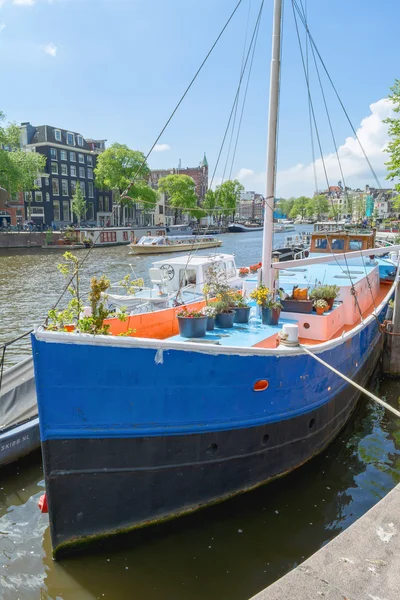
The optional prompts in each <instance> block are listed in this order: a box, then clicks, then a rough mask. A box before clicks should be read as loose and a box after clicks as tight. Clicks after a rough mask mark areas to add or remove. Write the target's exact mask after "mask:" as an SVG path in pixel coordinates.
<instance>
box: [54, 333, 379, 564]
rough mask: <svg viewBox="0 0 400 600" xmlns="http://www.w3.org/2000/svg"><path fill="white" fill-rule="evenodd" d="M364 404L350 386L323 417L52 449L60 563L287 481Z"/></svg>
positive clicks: (363, 378) (367, 373) (374, 357)
mask: <svg viewBox="0 0 400 600" xmlns="http://www.w3.org/2000/svg"><path fill="white" fill-rule="evenodd" d="M380 351H381V346H380V342H379V341H378V342H377V344H376V346H375V348H374V349H373V350H371V353H370V355H369V357H368V360H367V361H366V363H365V365H364V368H363V369H362V370H361V371H362V372H359V376H358V378H357V379H356V380H357V382H358V383H360V384H361V385H365V384H366V383H367V382H368V380H369V379H370V377H371V375H372V373H373V371H374V368H375V366H376V364H377V361H378V359H379V356H380ZM358 397H359V392H358V391H357V390H356V389H355V388H353V387H349V386H346V387H345V388H344V389H343V390H342V391H341V392H340V393H339V394H338V395H337V396H336V397H335V398H334V399H332V400H331V401H330V402H329V403H327V404H324V405H323V406H321V407H319V408H318V409H315V410H313V411H310V412H308V413H305V414H302V415H300V416H297V417H296V418H292V419H288V420H286V421H279V422H276V423H272V424H268V425H263V426H259V427H251V428H247V429H246V428H243V429H235V430H225V431H220V432H213V433H206V434H192V435H181V436H179V435H173V436H154V437H142V438H140V437H136V438H123V439H121V438H107V439H104V438H103V439H66V440H50V441H46V442H44V443H43V444H42V447H43V458H44V466H45V473H46V489H47V496H48V502H49V507H50V514H51V521H50V525H51V536H52V544H53V549H54V555H55V556H59V555H61V554H66V553H68V552H71V551H72V550H73V549H74V548H77V547H79V546H80V545H82V544H86V543H87V542H89V541H92V540H95V539H99V538H102V537H106V536H108V535H112V534H116V533H121V532H125V531H129V530H132V529H135V528H139V527H144V526H146V525H149V524H151V523H157V522H160V521H163V520H167V519H170V518H174V517H177V516H179V515H183V514H185V513H188V512H191V511H193V510H196V509H198V508H201V507H202V506H206V505H208V504H211V503H214V502H218V501H221V500H224V499H227V498H229V497H231V496H232V495H234V494H237V493H240V492H243V491H247V490H250V489H252V488H254V487H257V486H259V485H261V484H263V483H265V482H267V481H270V480H271V479H274V478H276V477H279V476H282V475H285V474H286V473H288V472H290V471H292V470H293V469H295V468H297V467H299V466H300V465H302V464H303V463H305V462H306V461H308V460H309V459H311V458H312V457H313V456H315V455H316V454H318V453H319V452H321V451H322V450H323V449H324V448H325V447H326V446H327V445H328V444H329V443H330V442H331V441H332V440H333V439H334V438H335V437H336V436H337V434H338V433H339V431H340V430H341V429H342V428H343V427H344V425H345V424H346V422H347V421H348V419H349V418H350V415H351V414H352V412H353V410H354V408H355V406H356V402H357V400H358ZM52 507H54V508H53V509H52Z"/></svg>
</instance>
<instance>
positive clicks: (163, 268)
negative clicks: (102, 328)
mask: <svg viewBox="0 0 400 600" xmlns="http://www.w3.org/2000/svg"><path fill="white" fill-rule="evenodd" d="M211 264H212V265H213V266H214V267H216V268H217V269H218V270H219V272H220V273H221V274H222V275H223V277H224V278H226V280H227V283H228V284H229V285H230V286H231V287H232V288H238V289H239V288H241V286H242V279H241V278H240V277H239V275H238V269H237V267H236V263H235V257H234V255H233V254H210V255H208V256H200V255H197V254H188V255H185V256H179V257H175V258H169V259H166V260H160V261H156V262H154V263H152V267H151V268H150V269H149V279H150V283H151V287H145V285H144V281H143V280H140V279H138V278H137V277H136V275H135V274H133V276H134V281H135V283H136V284H137V285H133V286H132V285H130V286H129V291H130V293H127V292H126V287H125V286H123V285H122V282H118V283H114V284H113V285H112V286H111V289H110V291H108V292H107V294H106V295H105V296H106V298H107V308H108V309H109V310H110V311H113V310H115V311H116V312H117V313H118V312H120V311H122V310H124V311H126V312H127V314H130V315H135V314H138V313H147V312H154V311H157V310H165V309H167V308H172V307H176V306H179V305H182V304H190V303H192V302H199V301H204V294H203V288H204V285H205V283H207V269H208V268H209V267H210V265H211ZM124 292H125V293H124Z"/></svg>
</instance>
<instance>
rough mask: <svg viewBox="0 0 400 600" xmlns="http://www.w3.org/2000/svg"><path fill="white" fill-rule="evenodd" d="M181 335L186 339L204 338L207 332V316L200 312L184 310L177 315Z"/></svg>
mask: <svg viewBox="0 0 400 600" xmlns="http://www.w3.org/2000/svg"><path fill="white" fill-rule="evenodd" d="M176 316H177V319H178V323H179V334H180V335H181V336H182V337H184V338H200V337H204V336H205V335H206V332H207V320H208V317H207V315H203V313H202V312H201V311H199V310H195V309H193V310H189V309H187V308H183V309H182V310H181V311H179V312H178V313H177V315H176Z"/></svg>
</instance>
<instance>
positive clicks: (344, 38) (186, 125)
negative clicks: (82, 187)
mask: <svg viewBox="0 0 400 600" xmlns="http://www.w3.org/2000/svg"><path fill="white" fill-rule="evenodd" d="M236 1H237V0H201V1H198V0H197V1H195V0H0V54H1V57H2V58H1V63H0V64H1V66H0V81H1V96H0V98H1V100H0V110H2V111H3V112H5V113H6V115H7V118H8V119H9V120H15V121H17V122H21V121H30V122H31V123H32V124H35V125H40V124H49V125H54V126H60V127H62V128H68V129H72V130H74V131H78V132H81V133H82V134H83V135H84V136H86V137H94V138H107V140H108V143H112V142H115V141H117V142H120V143H126V144H128V145H129V146H130V147H132V148H135V149H140V150H142V151H144V152H147V150H148V149H149V148H150V146H151V145H152V143H153V141H154V139H155V137H156V135H157V133H158V131H159V130H160V129H161V127H162V126H163V124H164V122H165V120H166V119H167V117H168V115H169V113H170V111H171V109H172V108H173V107H174V105H175V103H176V101H177V100H178V98H179V97H180V95H181V94H182V92H183V90H184V89H185V87H186V85H187V83H188V82H189V80H190V79H191V77H192V75H193V74H194V72H195V71H196V69H197V67H198V66H199V64H200V62H201V61H202V59H203V58H204V56H205V54H206V52H207V51H208V49H209V48H210V46H211V44H212V43H213V41H214V39H215V38H216V36H217V34H218V33H219V31H220V29H221V28H222V26H223V24H224V22H225V21H226V19H227V17H228V15H229V14H230V12H231V11H232V9H233V7H234V6H235V4H236ZM249 6H250V23H251V26H250V28H249V31H248V37H249V36H250V35H251V30H252V27H253V24H254V22H255V18H256V14H257V12H258V8H259V6H260V0H242V5H241V7H240V8H239V10H238V12H237V14H236V16H235V18H234V20H233V21H232V23H231V24H230V26H229V29H228V30H227V31H226V34H225V35H224V37H223V38H222V40H221V42H220V44H219V45H218V47H217V48H216V50H215V51H214V53H213V54H212V56H211V57H210V61H209V63H207V65H206V67H205V68H204V70H203V72H202V73H201V74H200V77H199V78H198V80H197V81H196V83H195V85H194V86H193V88H192V90H191V91H190V93H189V95H188V96H187V98H186V99H185V101H184V104H183V105H182V107H181V109H180V110H179V112H178V114H177V116H176V117H175V118H174V120H173V121H172V123H171V124H170V126H169V127H168V129H167V131H166V132H165V134H164V135H163V137H162V139H161V140H160V144H162V145H163V146H161V148H160V149H159V150H163V148H167V147H168V149H164V150H163V151H158V152H154V153H153V154H152V155H151V157H150V160H149V163H150V166H152V167H159V168H162V167H165V168H168V167H172V166H177V165H178V161H179V159H182V166H193V165H196V164H198V163H199V161H200V160H201V158H202V156H203V152H204V151H206V152H207V157H208V160H209V165H210V170H211V172H212V171H213V169H214V165H215V161H216V157H217V154H218V151H219V147H220V144H221V141H222V136H223V132H224V129H225V126H226V122H227V119H228V116H229V111H230V108H231V105H232V101H233V98H234V94H235V90H236V86H237V82H238V77H239V71H240V65H241V60H242V53H243V44H244V39H245V34H246V22H247V15H248V11H249ZM307 8H308V16H309V27H310V30H311V32H312V34H313V37H314V39H315V41H316V43H317V45H318V47H319V50H320V52H321V54H322V56H323V57H324V59H325V62H326V64H327V66H328V68H329V71H330V73H331V76H332V78H333V80H334V81H335V83H336V85H337V87H338V89H339V92H340V94H341V97H342V99H343V102H344V104H345V106H346V108H347V110H348V112H349V114H350V117H351V119H352V121H353V124H354V126H355V127H356V128H359V127H360V126H361V130H360V136H361V137H362V139H363V143H364V145H365V147H366V150H367V152H368V154H369V155H370V158H371V161H372V162H373V164H374V167H375V168H376V169H377V172H378V173H379V177H380V179H381V183H382V185H383V187H385V186H388V185H389V184H387V183H386V182H385V179H384V177H385V172H384V165H383V163H384V160H385V159H386V157H385V156H384V155H383V154H382V148H383V146H384V144H385V143H386V141H387V134H386V128H385V126H383V125H381V123H380V121H381V118H382V117H385V116H387V115H388V114H390V110H391V109H390V105H389V104H388V103H387V102H385V101H384V100H383V99H384V98H385V97H386V96H387V94H388V91H389V87H390V86H391V85H392V84H393V81H394V79H395V78H396V77H399V75H400V73H399V70H398V69H399V67H398V64H399V61H398V51H397V50H396V46H397V33H398V22H399V21H400V3H399V2H398V0H384V1H383V2H380V3H377V2H365V0H351V1H349V0H323V1H321V0H308V7H307ZM271 25H272V0H265V6H264V11H263V19H262V23H261V28H260V35H259V39H258V44H257V51H256V57H255V61H254V66H253V72H252V78H251V81H250V87H249V94H248V100H247V105H246V109H245V116H244V119H243V123H242V129H241V136H240V142H239V146H238V151H237V155H236V160H235V164H234V168H233V174H234V175H237V176H239V177H240V179H241V181H242V183H243V184H244V185H245V187H246V188H247V189H255V190H256V191H260V192H263V191H264V180H265V174H264V170H265V152H266V135H267V113H268V84H269V62H270V52H271V48H270V47H271ZM312 77H313V76H312ZM314 80H315V77H314ZM314 80H313V79H312V84H313V89H315V90H317V88H316V87H315V86H314V83H315V81H314ZM327 96H328V103H329V106H330V109H331V114H332V120H333V123H334V129H335V135H336V139H337V142H338V144H339V145H340V146H342V149H341V155H342V157H343V163H344V165H345V177H346V183H347V185H350V186H351V187H357V186H363V185H365V184H366V183H368V184H370V185H374V181H373V178H372V176H371V175H370V173H369V172H368V168H367V167H366V165H365V163H364V161H363V160H361V157H360V152H359V150H358V149H357V145H356V144H355V143H354V140H352V139H351V130H350V127H349V125H348V123H347V122H346V120H345V118H344V116H343V114H342V113H341V111H340V109H339V107H338V104H337V102H336V101H335V100H334V97H333V95H332V93H331V92H330V91H327ZM315 105H316V113H317V115H318V120H319V122H320V130H321V138H322V142H323V152H324V154H326V155H327V164H328V166H329V172H328V175H329V183H330V184H335V183H336V182H337V180H338V178H339V177H338V172H337V171H338V169H337V165H336V163H335V161H333V158H332V156H330V153H331V152H332V151H333V144H332V141H331V139H330V137H329V131H328V128H327V124H326V120H324V118H323V113H322V109H321V98H320V96H319V95H318V94H316V95H315ZM371 105H372V112H371V108H370V107H371ZM349 136H350V139H347V138H349ZM346 139H347V141H346ZM224 162H225V161H224V160H223V161H222V164H221V167H220V168H219V169H218V170H217V182H218V181H219V178H220V177H221V176H222V171H223V165H224ZM310 163H311V150H310V136H309V126H308V104H307V94H306V86H305V81H304V76H303V72H302V66H301V60H300V53H299V50H298V42H297V37H296V32H295V27H294V23H293V15H292V8H291V3H290V2H289V1H288V0H286V7H285V24H284V42H283V63H282V97H281V118H280V130H279V161H278V180H277V183H278V193H280V194H281V195H284V196H289V195H300V194H303V193H307V194H311V193H312V192H313V191H314V182H313V169H312V166H311V164H310ZM229 164H230V163H229ZM317 171H318V185H319V187H320V188H323V187H324V186H325V181H324V179H323V177H322V176H321V165H320V164H317Z"/></svg>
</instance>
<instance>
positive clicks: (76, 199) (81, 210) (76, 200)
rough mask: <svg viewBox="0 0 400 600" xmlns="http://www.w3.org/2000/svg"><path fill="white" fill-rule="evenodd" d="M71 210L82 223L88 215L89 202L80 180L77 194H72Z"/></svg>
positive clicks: (76, 190)
mask: <svg viewBox="0 0 400 600" xmlns="http://www.w3.org/2000/svg"><path fill="white" fill-rule="evenodd" d="M71 210H72V212H73V214H74V215H75V216H76V218H77V220H78V223H79V224H80V222H81V219H82V217H84V216H85V215H86V211H87V204H86V200H85V198H84V197H83V194H82V189H81V186H80V184H79V182H78V185H77V186H76V189H75V194H74V195H73V196H72V204H71Z"/></svg>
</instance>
